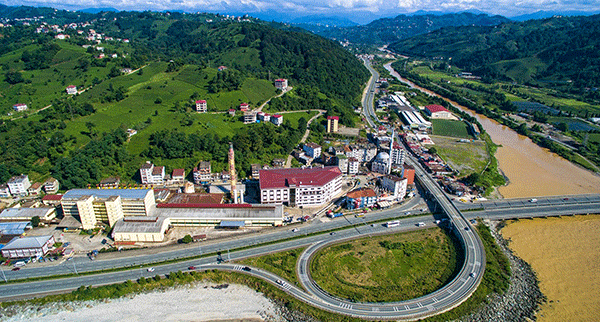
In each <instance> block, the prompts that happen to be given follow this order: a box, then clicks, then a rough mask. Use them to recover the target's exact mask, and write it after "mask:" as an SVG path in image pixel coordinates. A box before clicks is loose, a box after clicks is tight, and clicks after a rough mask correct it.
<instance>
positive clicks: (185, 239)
mask: <svg viewBox="0 0 600 322" xmlns="http://www.w3.org/2000/svg"><path fill="white" fill-rule="evenodd" d="M193 241H194V239H193V238H192V236H190V235H185V236H183V238H181V242H182V243H184V244H189V243H191V242H193Z"/></svg>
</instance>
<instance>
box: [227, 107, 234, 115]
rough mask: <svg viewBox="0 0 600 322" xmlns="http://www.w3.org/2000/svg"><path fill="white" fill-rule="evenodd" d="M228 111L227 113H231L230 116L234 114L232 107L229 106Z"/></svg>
mask: <svg viewBox="0 0 600 322" xmlns="http://www.w3.org/2000/svg"><path fill="white" fill-rule="evenodd" d="M228 113H229V115H231V116H235V110H234V109H232V108H230V109H229V111H228Z"/></svg>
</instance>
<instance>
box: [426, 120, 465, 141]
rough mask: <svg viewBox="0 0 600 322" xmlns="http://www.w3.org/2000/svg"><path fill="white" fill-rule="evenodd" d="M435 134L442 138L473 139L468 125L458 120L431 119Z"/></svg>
mask: <svg viewBox="0 0 600 322" xmlns="http://www.w3.org/2000/svg"><path fill="white" fill-rule="evenodd" d="M431 124H432V126H433V134H434V135H441V136H451V137H455V138H464V139H468V138H472V137H471V135H469V130H468V127H467V124H466V123H465V122H463V121H457V120H443V119H431Z"/></svg>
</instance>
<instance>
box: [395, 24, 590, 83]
mask: <svg viewBox="0 0 600 322" xmlns="http://www.w3.org/2000/svg"><path fill="white" fill-rule="evenodd" d="M389 48H390V49H391V50H393V51H395V52H397V53H402V54H406V55H409V56H416V57H428V58H434V57H437V58H443V59H445V60H446V61H448V59H450V58H451V61H448V62H449V63H451V64H452V65H456V66H458V67H460V68H462V69H465V70H469V71H473V72H475V73H477V74H479V75H481V76H484V77H487V78H496V79H505V80H513V81H516V82H519V83H530V84H533V85H537V86H551V87H557V88H561V87H562V88H563V89H565V90H569V88H576V89H579V90H582V89H584V88H593V87H597V86H598V85H600V15H596V16H589V17H554V18H548V19H542V20H529V21H525V22H511V23H504V24H501V25H498V26H491V27H490V26H488V27H482V26H479V27H473V26H471V27H447V28H443V29H440V30H436V31H433V32H431V33H429V34H426V35H420V36H416V37H413V38H410V39H406V40H401V41H398V42H396V43H394V44H392V45H390V46H389Z"/></svg>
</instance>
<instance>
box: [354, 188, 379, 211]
mask: <svg viewBox="0 0 600 322" xmlns="http://www.w3.org/2000/svg"><path fill="white" fill-rule="evenodd" d="M375 203H377V194H376V193H375V191H374V190H373V189H370V188H362V189H357V190H354V191H350V192H349V193H348V194H347V195H346V208H348V209H350V210H353V209H361V208H366V207H372V206H374V205H375Z"/></svg>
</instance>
